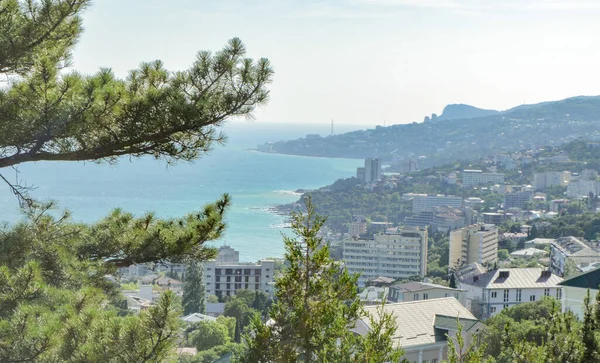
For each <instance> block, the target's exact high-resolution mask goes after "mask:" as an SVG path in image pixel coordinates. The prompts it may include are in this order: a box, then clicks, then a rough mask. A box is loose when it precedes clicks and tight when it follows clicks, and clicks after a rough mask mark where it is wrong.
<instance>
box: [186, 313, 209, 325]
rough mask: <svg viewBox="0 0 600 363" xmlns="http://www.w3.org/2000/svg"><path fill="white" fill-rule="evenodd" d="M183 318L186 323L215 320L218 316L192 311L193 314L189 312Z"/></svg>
mask: <svg viewBox="0 0 600 363" xmlns="http://www.w3.org/2000/svg"><path fill="white" fill-rule="evenodd" d="M181 320H182V321H184V322H186V323H198V322H201V321H215V320H217V318H215V317H214V316H210V315H206V314H201V313H192V314H189V315H186V316H182V317H181Z"/></svg>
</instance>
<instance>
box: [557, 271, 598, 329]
mask: <svg viewBox="0 0 600 363" xmlns="http://www.w3.org/2000/svg"><path fill="white" fill-rule="evenodd" d="M558 286H559V287H561V288H562V301H561V303H562V311H563V312H566V311H571V312H573V314H575V315H576V316H577V317H578V318H579V319H583V313H584V310H585V309H584V307H583V301H584V299H585V297H586V295H587V293H588V291H589V292H590V301H592V302H593V301H595V300H596V295H598V286H600V269H594V270H591V271H588V272H584V273H581V274H578V275H575V276H573V277H571V278H568V279H566V280H563V281H562V282H560V283H558Z"/></svg>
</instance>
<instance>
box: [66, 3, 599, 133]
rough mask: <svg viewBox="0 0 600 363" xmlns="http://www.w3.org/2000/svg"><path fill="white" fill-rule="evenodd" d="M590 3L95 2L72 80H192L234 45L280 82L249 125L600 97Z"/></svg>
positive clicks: (372, 118)
mask: <svg viewBox="0 0 600 363" xmlns="http://www.w3.org/2000/svg"><path fill="white" fill-rule="evenodd" d="M599 16H600V1H595V0H589V1H588V0H346V1H342V0H322V1H318V0H304V1H300V0H297V1H292V0H216V1H215V0H210V1H209V0H170V1H164V0H126V1H123V0H96V1H95V2H94V5H93V7H92V8H90V9H89V10H87V11H86V13H85V14H84V26H85V33H84V34H83V35H82V37H81V40H80V43H79V44H78V46H77V48H76V50H75V53H74V68H76V69H77V70H79V71H82V72H85V73H93V72H95V71H97V70H98V69H99V68H100V67H110V68H112V69H113V70H114V72H115V73H116V74H117V75H119V76H126V74H127V72H128V70H130V69H133V68H136V67H137V66H138V65H139V64H140V62H143V61H151V60H155V59H161V60H162V61H163V62H164V63H165V66H166V67H167V68H168V69H170V70H173V71H176V70H183V69H187V68H188V67H189V66H190V65H191V64H192V62H193V60H194V57H195V55H196V53H197V52H198V51H200V50H210V51H218V50H219V49H221V48H222V47H223V46H224V45H225V44H226V42H227V40H228V39H231V38H233V37H239V38H240V39H242V41H243V42H244V44H245V45H246V48H247V50H248V56H250V57H253V58H261V57H266V58H268V59H269V60H270V61H271V63H272V65H273V68H274V70H275V76H274V81H273V83H272V84H271V85H270V90H271V94H270V101H269V103H268V104H267V105H266V106H262V107H261V108H259V109H257V110H256V111H255V112H254V114H253V115H254V118H255V122H290V123H330V122H331V120H332V119H333V120H334V122H335V123H340V124H357V125H358V124H360V125H373V126H375V125H384V124H385V125H391V124H399V123H410V122H415V121H417V122H421V121H422V120H423V117H424V116H425V115H429V114H431V113H434V112H435V113H437V114H441V112H442V109H443V108H444V106H445V105H447V104H450V103H466V104H470V105H473V106H477V107H481V108H490V109H497V110H504V109H508V108H511V107H513V106H516V105H519V104H523V103H536V102H542V101H550V100H558V99H563V98H567V97H571V96H577V95H598V94H600V72H598V66H599V65H600V46H599V45H598V37H597V35H598V34H600V22H598V21H597V19H598V17H599Z"/></svg>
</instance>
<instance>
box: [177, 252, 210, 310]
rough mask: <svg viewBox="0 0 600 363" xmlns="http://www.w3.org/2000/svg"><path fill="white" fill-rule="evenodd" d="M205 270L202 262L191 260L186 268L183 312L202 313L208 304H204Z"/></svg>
mask: <svg viewBox="0 0 600 363" xmlns="http://www.w3.org/2000/svg"><path fill="white" fill-rule="evenodd" d="M204 298H205V288H204V272H203V267H202V264H200V263H198V262H196V261H191V262H190V263H188V265H187V266H186V269H185V280H184V281H183V297H182V301H181V303H182V306H183V314H184V315H188V314H193V313H202V314H204V312H205V309H206V306H205V304H204Z"/></svg>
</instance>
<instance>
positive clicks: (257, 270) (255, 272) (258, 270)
mask: <svg viewBox="0 0 600 363" xmlns="http://www.w3.org/2000/svg"><path fill="white" fill-rule="evenodd" d="M254 274H255V275H258V276H260V269H259V268H257V269H255V270H254Z"/></svg>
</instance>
